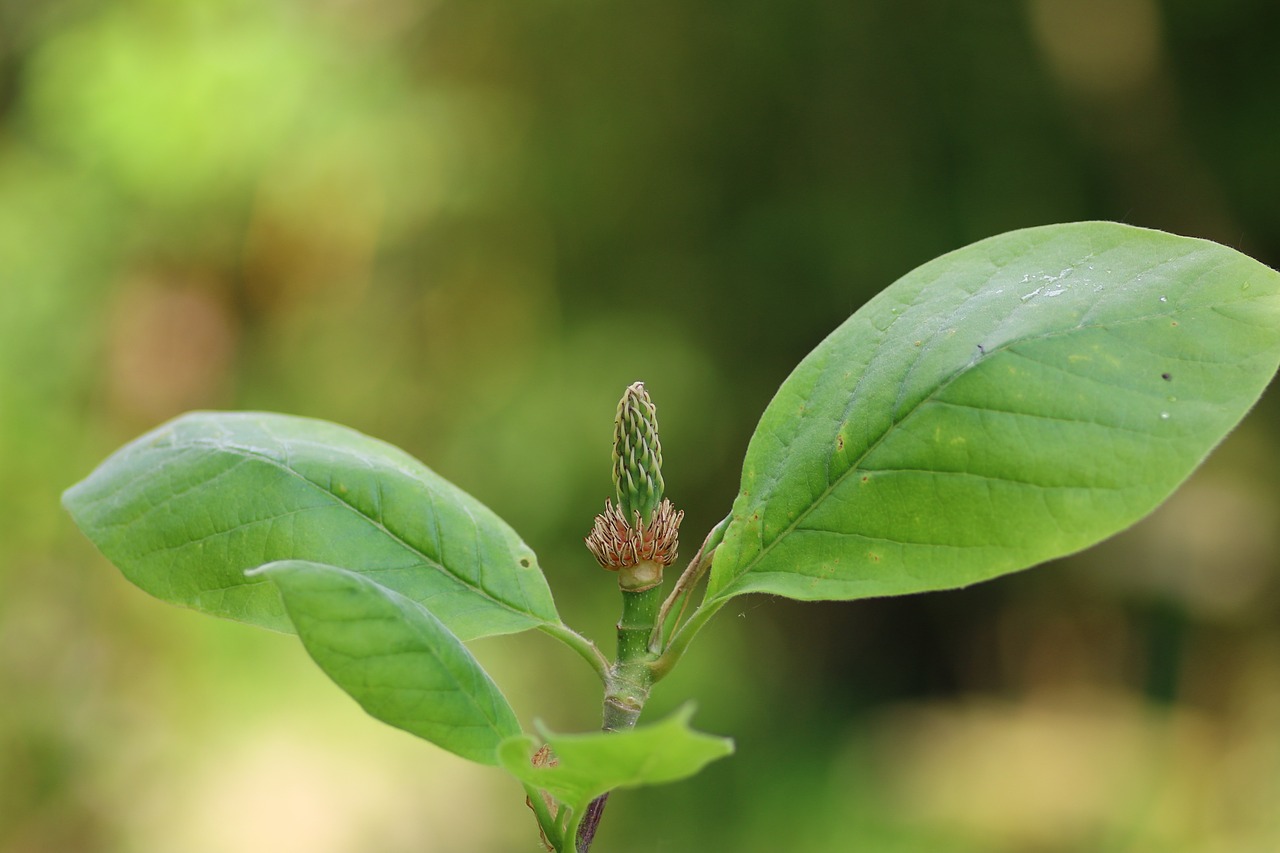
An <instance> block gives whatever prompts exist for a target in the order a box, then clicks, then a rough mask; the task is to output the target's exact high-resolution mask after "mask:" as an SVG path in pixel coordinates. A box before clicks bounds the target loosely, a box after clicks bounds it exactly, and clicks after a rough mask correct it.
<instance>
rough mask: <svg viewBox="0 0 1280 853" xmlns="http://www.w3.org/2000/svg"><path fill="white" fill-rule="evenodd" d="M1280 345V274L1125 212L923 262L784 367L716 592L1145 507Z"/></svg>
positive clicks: (964, 555) (1025, 540)
mask: <svg viewBox="0 0 1280 853" xmlns="http://www.w3.org/2000/svg"><path fill="white" fill-rule="evenodd" d="M1278 362H1280V275H1278V274H1277V273H1276V272H1275V271H1274V270H1271V269H1269V268H1267V267H1265V266H1263V265H1262V264H1260V263H1258V262H1256V261H1254V260H1252V259H1250V258H1248V257H1246V256H1244V255H1241V254H1240V253H1238V252H1235V251H1233V250H1231V249H1227V248H1224V247H1223V246H1219V245H1216V244H1214V243H1209V242H1206V241H1203V240H1192V239H1187V238H1183V237H1175V236H1172V235H1169V234H1164V233H1160V232H1156V231H1147V230H1143V229H1138V228H1132V227H1128V226H1124V225H1117V224H1113V223H1078V224H1073V225H1056V226H1048V227H1043V228H1032V229H1027V230H1024V231H1015V232H1012V233H1009V234H1005V235H1002V236H999V237H993V238H991V239H989V240H983V241H982V242H980V243H975V244H974V245H972V246H969V247H967V248H964V249H960V250H959V251H956V252H952V253H950V254H948V255H944V256H943V257H941V258H938V259H937V260H935V261H933V262H931V263H928V264H925V265H924V266H922V267H920V268H919V269H917V270H915V271H914V272H912V273H910V274H908V275H907V276H905V277H904V278H902V279H900V280H899V281H897V282H895V283H894V284H893V285H891V286H890V287H889V288H888V289H886V290H885V291H884V292H883V293H881V294H879V295H878V296H876V297H875V298H874V299H872V300H871V301H870V302H868V303H867V304H866V305H865V306H864V307H863V308H862V309H860V310H859V311H858V312H857V313H855V314H854V315H853V316H852V317H851V318H849V320H848V321H847V322H845V323H844V324H843V325H841V326H840V327H839V328H838V329H836V331H835V332H833V333H832V334H831V336H830V337H828V338H827V339H826V340H825V341H823V342H822V343H821V344H820V345H819V346H818V347H817V349H815V350H814V351H813V352H812V353H811V354H810V355H809V356H808V357H806V358H805V359H804V361H803V362H801V363H800V365H799V366H798V367H797V368H796V370H795V372H794V373H792V375H791V376H790V377H789V378H788V379H787V380H786V382H784V383H783V385H782V387H781V388H780V389H779V390H778V393H777V396H776V397H775V398H774V399H773V401H772V402H771V403H770V404H769V406H768V408H767V409H766V411H765V413H764V416H763V417H762V418H761V420H760V425H759V427H758V428H757V429H756V432H755V435H754V436H753V437H752V439H751V443H750V446H749V447H748V449H747V456H746V462H745V464H744V468H743V474H742V489H741V492H740V494H739V495H738V497H737V499H736V501H735V502H734V506H733V512H732V521H731V523H730V526H729V528H728V529H727V530H726V532H725V534H724V540H723V542H722V543H721V544H720V547H719V548H718V549H717V551H716V554H715V559H714V562H713V565H712V572H711V579H710V582H709V587H708V600H716V599H721V600H722V599H726V598H728V597H730V596H734V595H740V594H742V593H747V592H767V593H774V594H777V595H784V596H789V597H791V598H798V599H856V598H865V597H869V596H879V595H898V594H902V593H910V592H919V591H922V590H935V589H945V588H950V587H958V586H963V585H965V584H969V583H973V582H975V581H980V580H984V579H987V578H992V577H996V576H998V575H1002V574H1005V573H1007V572H1012V571H1016V570H1018V569H1022V568H1026V567H1028V566H1031V565H1034V564H1036V563H1040V562H1043V561H1045V560H1048V559H1051V558H1054V557H1059V556H1062V555H1065V554H1069V553H1072V552H1074V551H1078V550H1080V549H1082V548H1085V547H1087V546H1089V545H1092V544H1093V543H1095V542H1098V541H1099V540H1101V539H1104V538H1106V537H1107V536H1110V535H1112V534H1114V533H1116V532H1118V531H1120V530H1122V529H1124V528H1126V527H1128V526H1129V525H1131V524H1133V523H1134V522H1135V521H1137V520H1138V519H1140V518H1142V516H1144V515H1146V514H1147V513H1149V512H1150V511H1151V510H1152V509H1153V508H1155V507H1156V506H1157V505H1158V504H1159V503H1160V502H1161V501H1163V500H1164V499H1165V498H1166V497H1167V496H1168V495H1169V494H1170V493H1171V492H1172V491H1173V490H1174V488H1176V487H1177V486H1178V484H1179V483H1181V482H1182V481H1183V480H1184V479H1185V478H1186V477H1187V476H1188V475H1189V474H1190V473H1191V471H1192V470H1193V469H1194V468H1195V467H1196V465H1197V464H1199V462H1200V461H1201V460H1202V459H1203V458H1204V457H1205V456H1206V455H1207V454H1208V453H1209V451H1210V450H1211V449H1212V448H1213V447H1214V446H1215V445H1216V444H1217V443H1218V442H1219V441H1221V440H1222V438H1223V437H1224V436H1225V435H1226V434H1227V432H1228V431H1229V430H1231V428H1232V427H1234V426H1235V425H1236V423H1238V422H1239V420H1240V419H1241V418H1242V417H1243V416H1244V414H1245V413H1246V412H1247V411H1248V410H1249V408H1250V407H1251V406H1252V405H1253V404H1254V402H1256V401H1257V399H1258V397H1259V395H1260V394H1261V393H1262V391H1263V389H1264V388H1265V387H1266V385H1267V383H1268V381H1269V380H1270V379H1271V377H1272V376H1273V375H1274V374H1275V372H1276V367H1277V363H1278Z"/></svg>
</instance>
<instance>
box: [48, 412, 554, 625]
mask: <svg viewBox="0 0 1280 853" xmlns="http://www.w3.org/2000/svg"><path fill="white" fill-rule="evenodd" d="M63 504H64V505H65V506H66V507H67V509H68V510H69V511H70V512H71V515H72V517H73V518H74V519H75V521H76V523H77V524H78V525H79V526H80V529H81V530H83V531H84V532H85V534H86V535H87V536H88V537H89V538H90V539H91V540H93V542H94V544H96V545H97V546H98V548H100V549H101V550H102V553H103V554H104V555H106V557H107V558H108V559H109V560H111V561H112V562H113V563H115V564H116V565H117V566H118V567H119V568H120V570H121V571H122V572H123V573H124V575H125V577H127V578H128V579H129V580H131V581H132V582H133V583H135V584H137V585H138V586H139V587H141V588H142V589H144V590H146V591H147V592H149V593H151V594H152V595H155V596H156V597H158V598H162V599H164V600H166V601H169V602H171V603H174V604H179V605H182V606H185V607H192V608H194V609H196V610H201V611H203V612H205V613H210V614H213V615H215V616H222V617H226V618H229V619H236V620H239V621H242V622H250V623H253V624H256V625H261V626H263V627H267V628H273V629H275V630H279V631H288V630H289V620H288V619H287V618H286V617H285V615H284V611H283V609H282V608H281V604H280V599H279V596H278V595H277V593H276V591H275V588H274V587H272V586H271V585H270V584H266V583H263V582H262V579H260V578H256V579H255V578H246V577H245V576H244V571H245V569H249V568H252V567H254V566H258V565H261V564H263V563H269V562H271V561H273V560H292V559H298V560H314V561H316V562H321V563H329V564H333V565H340V566H345V567H348V568H349V569H350V570H351V571H355V572H358V573H360V574H367V575H369V576H370V577H373V578H376V579H377V581H378V583H379V584H381V585H382V586H385V587H388V588H390V589H393V590H395V591H396V592H399V593H402V594H403V595H406V596H408V597H409V598H411V599H413V600H414V601H417V602H419V603H421V604H423V605H425V606H427V607H428V608H430V610H431V612H432V613H433V614H435V616H436V618H438V619H440V621H442V622H444V623H445V625H447V626H448V627H449V629H450V630H451V631H453V632H454V633H455V634H457V635H458V636H460V637H461V638H462V639H464V640H469V639H473V638H475V637H481V636H488V635H493V634H503V633H510V632H514V631H523V630H525V629H527V628H532V627H535V626H537V625H538V624H545V623H558V622H559V617H558V616H557V614H556V609H555V604H554V603H553V602H552V599H551V592H550V590H549V589H548V588H547V583H546V579H545V578H544V577H543V576H542V572H541V570H540V569H539V568H538V565H537V558H536V557H535V556H534V554H533V551H532V550H530V548H529V546H527V545H525V544H524V542H522V541H521V540H520V537H519V536H517V535H516V533H515V531H514V530H512V529H511V528H510V527H509V526H508V525H507V524H506V523H505V522H504V521H502V519H500V518H498V517H497V516H496V515H494V514H493V512H491V511H490V510H489V509H488V508H486V507H485V506H484V505H482V504H481V503H480V502H479V501H477V500H476V499H475V498H472V497H471V496H470V495H467V494H466V493H464V492H463V491H462V490H460V489H458V488H457V487H456V486H454V485H452V484H451V483H449V482H447V481H446V480H444V479H442V478H441V477H439V476H438V475H437V474H435V473H434V472H433V471H431V470H430V469H428V468H427V467H426V466H425V465H423V464H422V463H421V462H419V461H417V460H416V459H414V458H413V457H411V456H409V455H408V454H407V453H405V452H404V451H402V450H399V449H397V448H395V447H392V446H391V445H389V444H385V443H383V442H381V441H377V440H375V439H372V438H369V437H368V436H365V435H362V434H360V433H358V432H356V431H355V430H351V429H347V428H346V427H341V426H337V425H336V424H331V423H326V422H325V421H317V420H311V419H308V418H297V417H289V416H286V415H274V414H265V413H257V412H243V413H218V412H196V413H192V414H188V415H183V416H182V417H180V418H178V419H177V420H174V421H170V422H169V423H167V424H164V425H163V426H160V427H158V428H157V429H155V430H153V431H152V432H150V433H147V434H146V435H144V436H142V437H141V438H139V439H137V440H135V441H133V442H131V443H130V444H128V445H126V446H124V447H123V448H121V449H120V450H118V451H116V453H115V454H113V455H112V456H111V457H110V458H109V459H107V460H106V461H105V462H103V463H102V465H100V466H99V467H98V469H97V470H95V471H94V472H93V473H92V474H90V475H89V477H88V478H87V479H85V480H84V481H83V482H81V483H79V484H77V485H75V486H73V487H72V488H70V489H68V490H67V492H66V494H65V495H63Z"/></svg>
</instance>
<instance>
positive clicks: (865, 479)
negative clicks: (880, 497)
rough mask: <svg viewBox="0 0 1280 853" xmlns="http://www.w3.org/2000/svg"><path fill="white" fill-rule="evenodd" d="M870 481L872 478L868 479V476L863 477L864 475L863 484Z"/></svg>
mask: <svg viewBox="0 0 1280 853" xmlns="http://www.w3.org/2000/svg"><path fill="white" fill-rule="evenodd" d="M870 479H871V478H870V477H868V476H867V475H866V474H863V475H862V482H864V483H865V482H867V481H868V480H870Z"/></svg>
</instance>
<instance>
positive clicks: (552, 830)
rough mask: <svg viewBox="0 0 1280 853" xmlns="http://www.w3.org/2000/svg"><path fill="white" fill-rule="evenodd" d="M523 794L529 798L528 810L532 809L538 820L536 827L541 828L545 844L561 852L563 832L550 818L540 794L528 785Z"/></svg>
mask: <svg viewBox="0 0 1280 853" xmlns="http://www.w3.org/2000/svg"><path fill="white" fill-rule="evenodd" d="M524 792H525V794H527V795H528V797H529V808H531V809H533V814H534V816H535V817H536V818H537V819H538V826H540V827H542V834H543V835H545V836H546V837H547V843H548V844H550V845H551V846H552V847H553V848H555V849H556V850H563V849H564V830H563V829H562V828H561V827H560V825H559V821H558V820H557V819H556V818H553V817H552V816H551V810H550V809H548V808H547V803H546V801H545V800H543V799H542V792H541V791H539V790H538V789H537V788H535V787H533V786H532V785H529V784H526V785H525V786H524ZM561 811H563V809H561Z"/></svg>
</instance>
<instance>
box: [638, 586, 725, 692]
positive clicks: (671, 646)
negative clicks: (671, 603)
mask: <svg viewBox="0 0 1280 853" xmlns="http://www.w3.org/2000/svg"><path fill="white" fill-rule="evenodd" d="M728 603H729V599H727V598H718V599H715V600H714V601H703V602H702V604H700V605H698V609H697V610H695V611H693V615H692V616H690V617H689V621H688V622H685V623H684V624H683V625H681V626H680V627H679V629H677V631H676V633H675V634H674V635H673V636H672V637H671V642H670V643H668V644H667V648H666V650H665V651H663V653H662V654H661V655H660V656H659V657H658V658H657V659H656V660H654V661H653V662H652V663H650V664H649V675H650V677H651V678H652V679H653V681H655V682H656V681H658V680H659V679H661V678H663V677H664V676H666V675H667V673H669V672H671V670H672V668H673V667H675V665H676V664H677V663H678V662H679V661H680V658H681V657H683V656H684V653H685V651H686V650H687V649H688V648H689V644H690V643H692V642H693V638H694V637H696V636H697V635H698V632H699V631H701V630H702V628H703V626H704V625H706V624H707V622H708V621H709V620H710V619H711V617H712V616H714V615H716V613H718V612H719V610H720V608H721V607H724V606H725V605H726V604H728Z"/></svg>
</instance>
